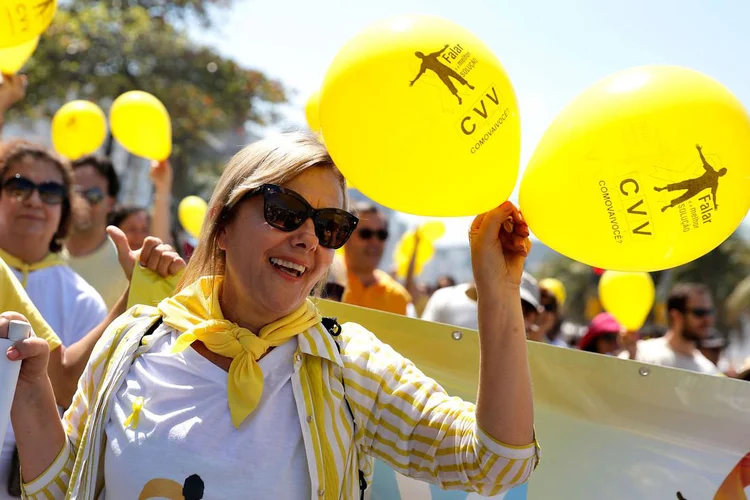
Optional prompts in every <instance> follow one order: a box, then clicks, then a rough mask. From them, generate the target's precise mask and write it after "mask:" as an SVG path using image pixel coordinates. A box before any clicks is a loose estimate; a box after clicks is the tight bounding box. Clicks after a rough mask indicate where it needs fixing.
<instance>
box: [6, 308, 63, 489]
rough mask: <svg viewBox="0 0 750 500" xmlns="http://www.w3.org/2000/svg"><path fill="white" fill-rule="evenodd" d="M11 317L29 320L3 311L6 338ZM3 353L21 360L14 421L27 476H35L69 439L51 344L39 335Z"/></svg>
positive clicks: (14, 405)
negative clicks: (51, 369)
mask: <svg viewBox="0 0 750 500" xmlns="http://www.w3.org/2000/svg"><path fill="white" fill-rule="evenodd" d="M11 320H20V321H26V318H25V317H24V316H22V315H20V314H18V313H13V312H5V313H2V314H0V337H4V338H7V336H8V327H9V323H10V321H11ZM3 354H5V355H6V356H7V357H8V359H10V360H12V361H20V362H21V363H22V364H21V372H20V376H19V378H18V383H17V385H16V393H15V397H14V399H13V406H12V408H11V421H12V423H13V432H14V434H15V436H16V443H17V446H18V454H19V458H20V460H21V463H22V465H23V474H24V479H27V478H28V479H33V478H36V477H38V476H40V475H41V474H42V473H43V472H44V471H45V470H46V469H47V468H48V467H49V466H50V464H52V463H53V462H54V461H55V460H56V458H57V457H58V456H59V455H60V454H61V450H64V445H65V442H66V439H65V431H64V430H63V427H62V423H61V422H60V415H59V414H58V413H57V404H56V403H55V395H54V392H53V389H52V383H51V382H50V379H49V376H48V375H47V362H48V358H49V345H48V344H47V342H45V341H44V340H43V339H41V338H39V337H32V338H29V339H26V340H22V341H20V342H16V343H15V344H14V346H13V347H11V348H10V349H8V351H7V352H6V353H3Z"/></svg>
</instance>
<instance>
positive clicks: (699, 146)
mask: <svg viewBox="0 0 750 500" xmlns="http://www.w3.org/2000/svg"><path fill="white" fill-rule="evenodd" d="M695 149H697V150H698V154H699V155H700V156H701V161H702V162H703V168H704V169H705V170H706V171H708V172H714V173H715V172H716V170H714V167H712V166H711V164H710V163H708V162H707V161H706V157H705V156H703V148H702V147H701V145H700V144H696V145H695Z"/></svg>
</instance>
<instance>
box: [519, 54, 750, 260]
mask: <svg viewBox="0 0 750 500" xmlns="http://www.w3.org/2000/svg"><path fill="white" fill-rule="evenodd" d="M748 193H750V117H748V114H747V112H746V110H745V109H744V108H743V106H742V104H741V103H740V102H739V101H738V100H737V98H736V97H735V96H734V95H732V93H731V92H729V90H727V89H726V88H725V87H724V86H722V85H721V84H720V83H718V82H717V81H716V80H713V79H711V78H709V77H707V76H705V75H702V74H701V73H698V72H696V71H693V70H689V69H685V68H680V67H672V66H644V67H638V68H633V69H630V70H626V71H623V72H620V73H617V74H614V75H612V76H610V77H608V78H605V79H604V80H602V81H600V82H598V83H596V84H595V85H594V86H592V87H591V88H589V89H588V90H586V91H585V92H584V93H583V94H582V95H581V96H579V97H578V98H577V99H576V100H575V101H573V102H572V103H571V104H570V105H569V106H568V107H567V108H565V109H564V110H563V111H562V113H561V114H560V115H559V116H558V117H557V119H556V120H555V121H554V122H553V123H552V125H551V126H550V127H549V129H548V130H547V132H546V133H545V135H544V137H543V138H542V140H541V142H540V143H539V145H538V146H537V149H536V151H535V153H534V155H533V157H532V159H531V162H530V163H529V165H528V168H527V169H526V172H525V173H524V176H523V180H522V181H521V191H520V205H521V209H522V210H523V214H524V217H525V218H526V221H527V222H528V223H529V226H530V228H531V231H532V232H533V233H534V234H535V235H536V236H537V237H538V238H539V239H540V240H541V241H542V242H544V243H545V244H547V245H548V246H550V247H552V248H553V249H554V250H557V251H558V252H560V253H562V254H564V255H567V256H568V257H571V258H573V259H575V260H578V261H581V262H584V263H586V264H589V265H591V266H594V267H600V268H605V269H617V270H621V271H655V270H661V269H667V268H671V267H674V266H678V265H681V264H684V263H686V262H690V261H692V260H694V259H696V258H698V257H700V256H702V255H704V254H705V253H707V252H709V251H711V250H712V249H714V248H716V247H717V246H718V245H719V244H720V243H721V242H722V241H724V240H725V239H726V238H727V237H729V235H730V234H731V233H732V232H733V231H734V230H735V229H736V228H737V226H739V224H740V222H741V221H742V219H743V218H744V217H745V214H746V213H747V211H748V208H749V207H750V195H748Z"/></svg>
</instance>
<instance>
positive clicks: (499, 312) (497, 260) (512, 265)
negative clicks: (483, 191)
mask: <svg viewBox="0 0 750 500" xmlns="http://www.w3.org/2000/svg"><path fill="white" fill-rule="evenodd" d="M509 218H512V229H511V231H512V232H508V231H507V230H506V229H505V228H503V224H505V223H506V221H508V220H509ZM528 236H529V228H528V226H527V225H526V223H525V222H524V221H523V218H522V217H521V214H520V212H519V211H518V209H516V207H514V206H513V205H512V204H511V203H508V202H506V203H504V204H502V205H501V206H500V207H498V208H496V209H494V210H492V211H491V212H488V213H486V214H482V215H479V216H478V217H477V218H476V219H475V220H474V222H473V223H472V226H471V230H470V234H469V240H470V245H471V260H472V269H473V272H474V280H475V282H476V286H477V302H478V323H479V352H480V356H479V391H478V394H477V421H478V423H479V425H480V427H481V428H482V429H484V431H486V432H487V433H488V434H489V435H490V436H492V438H494V439H496V440H497V441H500V442H502V443H505V444H506V445H511V446H524V445H528V444H529V443H532V442H533V441H534V405H533V400H532V392H531V374H530V370H529V363H528V359H527V352H526V332H525V327H524V321H523V312H522V310H521V295H520V286H521V277H522V274H523V265H524V261H525V260H526V256H527V255H528V250H529V248H530V246H529V241H528Z"/></svg>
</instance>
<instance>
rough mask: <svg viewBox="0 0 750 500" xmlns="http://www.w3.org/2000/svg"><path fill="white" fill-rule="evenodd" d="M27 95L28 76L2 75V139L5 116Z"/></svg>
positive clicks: (0, 124)
mask: <svg viewBox="0 0 750 500" xmlns="http://www.w3.org/2000/svg"><path fill="white" fill-rule="evenodd" d="M25 95H26V76H24V75H0V137H1V136H2V132H3V125H5V114H6V112H7V111H8V110H9V109H10V108H11V106H13V105H14V104H15V103H17V102H19V101H20V100H22V99H23V98H24V96H25Z"/></svg>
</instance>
